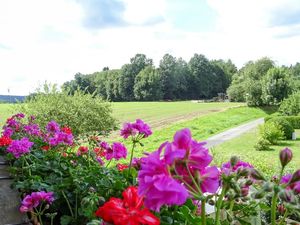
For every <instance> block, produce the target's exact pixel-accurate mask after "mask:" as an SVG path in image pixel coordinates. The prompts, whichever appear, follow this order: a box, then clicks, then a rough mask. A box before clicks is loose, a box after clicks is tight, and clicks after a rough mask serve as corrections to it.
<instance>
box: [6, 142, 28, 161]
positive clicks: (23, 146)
mask: <svg viewBox="0 0 300 225" xmlns="http://www.w3.org/2000/svg"><path fill="white" fill-rule="evenodd" d="M32 146H33V142H31V141H29V139H28V138H26V137H24V138H22V139H21V140H13V141H12V142H11V144H10V145H9V146H8V148H7V149H6V151H7V152H9V153H12V154H13V155H14V157H16V158H20V157H21V156H22V155H24V154H26V153H29V152H30V148H31V147H32Z"/></svg>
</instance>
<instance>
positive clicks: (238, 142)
mask: <svg viewBox="0 0 300 225" xmlns="http://www.w3.org/2000/svg"><path fill="white" fill-rule="evenodd" d="M296 133H297V137H298V139H297V140H296V141H292V140H289V141H283V142H282V143H281V144H280V145H278V146H271V148H272V149H273V151H256V150H255V149H254V147H253V146H254V145H255V144H256V143H257V140H258V138H259V132H258V129H254V130H252V131H250V132H247V133H246V134H244V135H241V136H240V137H237V138H234V139H232V140H230V141H227V142H225V143H223V144H221V145H218V146H216V147H215V148H214V149H212V151H213V153H214V155H215V159H216V160H215V163H217V164H220V163H222V162H224V161H228V159H229V158H230V156H232V155H237V156H240V158H241V159H242V160H244V161H248V162H250V163H252V164H253V165H254V166H255V167H257V168H259V169H261V170H263V171H264V172H266V173H268V175H271V174H274V173H275V172H278V171H279V169H280V162H279V151H280V150H281V149H283V148H285V147H289V148H291V149H292V150H293V154H294V157H293V160H292V162H291V163H290V164H289V168H290V169H291V168H300V151H299V149H300V138H299V137H300V130H297V131H296Z"/></svg>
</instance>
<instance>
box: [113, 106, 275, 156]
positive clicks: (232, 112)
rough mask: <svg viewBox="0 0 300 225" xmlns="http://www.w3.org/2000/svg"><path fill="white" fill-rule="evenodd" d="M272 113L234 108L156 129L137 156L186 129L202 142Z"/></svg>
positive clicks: (269, 111)
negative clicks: (178, 131)
mask: <svg viewBox="0 0 300 225" xmlns="http://www.w3.org/2000/svg"><path fill="white" fill-rule="evenodd" d="M272 112H273V111H272V110H263V109H260V108H249V107H239V108H232V109H228V110H226V111H222V112H217V113H211V114H208V115H204V116H201V117H199V118H196V119H192V120H189V121H185V122H181V123H176V124H173V125H170V126H168V127H165V128H162V129H154V132H153V135H151V136H150V137H149V138H147V139H145V140H143V141H142V142H143V144H144V147H138V148H137V149H136V153H135V155H136V156H142V153H143V152H152V151H154V150H156V149H157V148H158V147H159V145H160V144H162V143H163V142H165V141H168V140H169V141H170V140H172V138H173V135H174V134H175V132H176V131H177V130H180V129H183V128H186V127H188V128H190V129H191V131H192V135H193V138H194V139H195V140H197V141H201V140H205V139H206V138H208V137H210V136H212V135H214V134H217V133H220V132H222V131H224V130H227V129H229V128H231V127H234V126H237V125H239V124H242V123H245V122H248V121H250V120H254V119H256V118H260V117H265V116H266V115H268V114H271V113H272ZM114 140H116V139H114ZM118 140H120V139H118ZM126 144H127V146H129V145H130V144H129V143H126Z"/></svg>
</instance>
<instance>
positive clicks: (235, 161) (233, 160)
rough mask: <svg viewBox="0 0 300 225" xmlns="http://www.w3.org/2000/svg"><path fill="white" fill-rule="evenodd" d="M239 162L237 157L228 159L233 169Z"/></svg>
mask: <svg viewBox="0 0 300 225" xmlns="http://www.w3.org/2000/svg"><path fill="white" fill-rule="evenodd" d="M239 160H240V159H239V157H237V156H231V158H230V165H231V167H234V166H235V165H236V164H237V163H238V161H239Z"/></svg>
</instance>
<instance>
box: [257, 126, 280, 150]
mask: <svg viewBox="0 0 300 225" xmlns="http://www.w3.org/2000/svg"><path fill="white" fill-rule="evenodd" d="M260 135H261V137H262V139H264V140H267V141H268V142H269V143H270V144H273V145H276V144H278V141H280V140H283V139H284V132H283V129H282V126H281V125H279V124H278V123H274V122H270V121H269V122H267V123H265V124H264V125H262V126H260Z"/></svg>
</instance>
